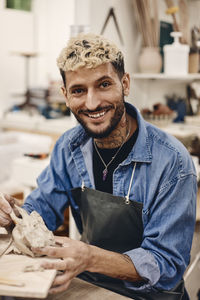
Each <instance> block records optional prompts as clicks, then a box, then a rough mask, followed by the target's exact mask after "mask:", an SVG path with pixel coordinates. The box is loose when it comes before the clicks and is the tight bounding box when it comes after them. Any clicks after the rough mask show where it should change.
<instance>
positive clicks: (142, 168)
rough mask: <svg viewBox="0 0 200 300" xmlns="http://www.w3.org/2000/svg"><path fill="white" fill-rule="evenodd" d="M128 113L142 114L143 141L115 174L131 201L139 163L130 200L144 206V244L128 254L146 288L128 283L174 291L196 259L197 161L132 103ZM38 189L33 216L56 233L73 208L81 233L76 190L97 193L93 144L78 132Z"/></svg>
mask: <svg viewBox="0 0 200 300" xmlns="http://www.w3.org/2000/svg"><path fill="white" fill-rule="evenodd" d="M126 109H127V112H128V114H130V115H135V113H136V115H137V122H138V126H139V134H138V138H137V141H136V143H135V145H134V147H133V149H132V151H131V152H130V154H129V155H128V157H127V158H126V160H125V161H123V163H121V164H120V165H119V166H118V167H117V169H116V170H115V171H114V174H113V194H114V195H116V196H122V197H124V196H126V195H127V193H128V188H129V183H130V178H131V174H132V170H133V165H134V162H136V169H135V174H134V178H133V183H132V186H131V190H130V200H135V201H138V202H141V203H143V227H144V234H143V242H142V244H141V247H140V248H137V249H133V250H130V251H128V252H127V254H128V255H129V257H130V258H131V260H132V261H133V263H134V265H135V267H136V269H137V271H138V273H139V274H140V276H142V277H144V278H146V279H147V281H146V283H145V284H142V285H138V284H137V283H133V282H124V283H125V285H126V286H127V287H129V288H130V289H133V290H140V291H145V292H147V291H152V290H155V289H163V290H169V289H171V288H173V287H174V286H175V285H176V284H177V282H178V281H179V280H180V279H181V278H182V276H183V273H184V271H185V269H186V267H187V265H188V263H189V260H190V249H191V244H192V237H193V232H194V225H195V214H196V193H197V180H196V174H195V169H194V166H193V163H192V160H191V157H190V155H189V153H188V151H187V150H186V149H185V147H184V146H183V145H182V144H181V143H180V142H179V141H178V140H177V139H175V138H174V137H172V136H170V135H168V134H166V133H165V132H163V131H161V130H160V129H158V128H156V127H155V126H153V125H152V124H149V123H148V122H146V121H144V120H143V118H142V117H141V115H140V113H139V112H138V111H137V109H136V108H135V107H134V106H132V105H130V104H128V103H126ZM37 182H38V188H37V189H36V190H34V191H33V192H32V193H31V194H30V195H29V196H28V197H27V199H26V202H25V204H24V207H25V208H26V210H27V211H29V212H31V211H32V210H36V211H38V212H39V213H40V214H41V216H42V217H43V219H44V221H45V223H46V224H47V226H48V228H49V229H50V230H55V229H56V228H57V227H58V226H59V225H61V224H62V222H63V212H64V210H65V209H66V207H67V206H68V205H71V208H72V212H73V215H74V218H75V221H76V224H77V226H78V228H79V231H80V232H81V230H82V228H81V220H80V215H79V210H78V207H77V206H76V205H75V204H74V201H73V199H72V197H71V193H70V190H71V188H74V187H80V186H81V185H82V184H84V185H85V186H87V187H89V188H95V186H94V178H93V173H92V139H91V138H90V137H88V136H87V134H86V133H85V131H84V129H83V128H82V127H81V126H80V125H78V126H77V127H75V128H73V129H71V130H69V131H67V132H65V133H64V134H63V135H62V136H61V137H60V138H59V140H58V141H57V143H56V145H55V147H54V150H53V152H52V155H51V161H50V165H49V166H48V167H47V168H46V169H45V170H44V171H43V172H42V173H41V175H40V176H39V177H38V180H37Z"/></svg>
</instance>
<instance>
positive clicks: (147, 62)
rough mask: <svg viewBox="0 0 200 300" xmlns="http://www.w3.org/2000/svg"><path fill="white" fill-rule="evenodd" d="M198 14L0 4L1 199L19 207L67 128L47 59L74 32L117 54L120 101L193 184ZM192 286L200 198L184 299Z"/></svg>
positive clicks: (126, 5)
mask: <svg viewBox="0 0 200 300" xmlns="http://www.w3.org/2000/svg"><path fill="white" fill-rule="evenodd" d="M199 12H200V0H174V1H173V0H159V1H156V0H101V1H100V0H59V1H57V0H0V165H1V173H0V191H1V192H5V193H9V194H11V195H14V196H15V197H17V198H18V199H20V200H21V202H23V200H24V198H25V197H26V195H27V194H28V193H29V192H30V191H31V190H32V189H34V188H35V186H36V178H37V176H38V175H39V173H40V172H41V170H42V169H43V168H44V167H45V166H46V165H47V164H48V162H49V158H50V155H51V150H52V147H53V145H54V143H55V141H56V139H57V138H58V137H59V136H60V135H61V134H62V133H63V132H64V131H66V130H67V129H69V128H71V127H73V126H75V125H76V120H75V119H74V117H73V116H72V115H71V114H70V111H69V110H68V109H67V108H66V106H65V100H64V97H63V95H62V94H61V92H60V87H61V86H62V82H61V78H60V74H59V71H58V69H57V66H56V58H57V56H58V54H59V53H60V50H61V49H62V48H63V47H64V46H65V45H66V43H67V40H68V39H69V38H70V37H71V36H74V35H76V34H77V33H79V32H94V33H97V34H100V33H101V34H103V35H104V36H105V37H107V38H109V39H111V40H113V41H114V42H115V43H116V44H117V45H118V46H119V48H121V50H122V51H123V52H124V54H125V65H126V71H127V72H129V73H130V75H131V92H130V96H129V97H128V99H127V100H128V101H129V102H131V103H133V104H134V105H135V106H136V107H138V109H140V111H141V112H142V114H143V116H144V118H145V119H147V120H148V121H149V122H152V123H154V124H155V125H156V126H158V127H160V128H162V129H163V130H165V131H167V132H169V133H170V134H172V135H174V136H176V137H177V138H178V139H180V140H181V142H183V144H184V145H185V146H186V147H187V149H188V151H189V152H190V154H191V156H192V158H193V161H194V164H195V166H196V170H197V176H198V182H199V180H200V166H199V163H200V130H199V129H200V54H199V53H200V51H199V49H200V18H199ZM173 32H175V34H173ZM177 32H178V34H177ZM171 33H172V34H171ZM179 33H181V34H179ZM174 41H175V42H174ZM186 226H187V224H186ZM183 230H184V229H183ZM65 232H67V234H69V235H70V236H71V237H72V238H77V236H78V234H77V231H76V228H75V225H74V223H73V220H72V218H71V213H70V212H69V211H68V210H67V211H66V213H65V223H64V224H63V226H61V228H59V230H58V232H57V233H58V234H64V233H65ZM199 277H200V192H198V199H197V222H196V230H195V236H194V240H193V247H192V257H191V263H190V266H189V268H188V269H187V271H186V273H185V281H186V287H187V289H188V291H189V294H190V297H191V299H192V300H195V299H200V283H199Z"/></svg>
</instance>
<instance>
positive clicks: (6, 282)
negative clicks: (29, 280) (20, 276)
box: [0, 277, 25, 286]
mask: <svg viewBox="0 0 200 300" xmlns="http://www.w3.org/2000/svg"><path fill="white" fill-rule="evenodd" d="M0 284H3V285H10V286H25V283H24V282H22V281H20V280H17V279H11V278H6V277H5V278H3V277H0Z"/></svg>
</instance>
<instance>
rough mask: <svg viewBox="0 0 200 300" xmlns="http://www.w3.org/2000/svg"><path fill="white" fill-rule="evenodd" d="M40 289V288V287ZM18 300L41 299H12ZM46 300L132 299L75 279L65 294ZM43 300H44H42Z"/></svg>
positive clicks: (45, 299)
mask: <svg viewBox="0 0 200 300" xmlns="http://www.w3.org/2000/svg"><path fill="white" fill-rule="evenodd" d="M38 288H39V287H38ZM11 299H13V300H14V299H16V300H24V299H27V300H37V299H40V298H10V297H9V300H11ZM43 299H44V300H79V299H81V300H94V299H95V300H102V299H103V300H127V299H131V298H128V297H125V296H121V295H119V294H116V293H114V292H111V291H109V290H106V289H103V288H101V287H98V286H95V285H93V284H91V283H88V282H86V281H83V280H81V279H78V278H74V279H73V280H72V282H71V284H70V286H69V287H68V289H67V290H66V291H65V292H62V293H59V294H55V295H49V296H48V297H46V298H43ZM0 300H8V298H7V297H1V296H0ZM41 300H42V299H41Z"/></svg>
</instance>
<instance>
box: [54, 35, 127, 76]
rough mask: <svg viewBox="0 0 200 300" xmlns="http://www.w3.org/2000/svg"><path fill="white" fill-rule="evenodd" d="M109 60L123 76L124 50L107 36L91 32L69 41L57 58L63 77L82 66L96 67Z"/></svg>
mask: <svg viewBox="0 0 200 300" xmlns="http://www.w3.org/2000/svg"><path fill="white" fill-rule="evenodd" d="M108 62H111V63H112V64H113V66H114V68H115V69H116V71H117V73H118V75H119V76H120V77H121V76H123V74H124V57H123V54H122V52H121V51H120V50H119V49H118V47H117V46H116V45H115V44H114V43H113V42H111V41H109V40H108V39H106V38H105V37H103V36H101V35H96V34H92V33H89V34H79V35H78V36H76V37H73V38H71V39H70V40H69V41H68V43H67V46H66V47H65V48H64V49H62V51H61V53H60V55H59V57H58V59H57V66H58V68H59V69H60V72H61V75H62V77H63V76H64V73H65V72H67V71H75V70H77V69H78V68H81V67H86V68H95V67H97V66H99V65H101V64H104V63H108ZM63 79H64V78H63Z"/></svg>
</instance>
